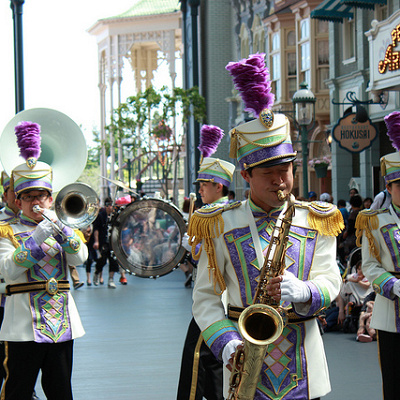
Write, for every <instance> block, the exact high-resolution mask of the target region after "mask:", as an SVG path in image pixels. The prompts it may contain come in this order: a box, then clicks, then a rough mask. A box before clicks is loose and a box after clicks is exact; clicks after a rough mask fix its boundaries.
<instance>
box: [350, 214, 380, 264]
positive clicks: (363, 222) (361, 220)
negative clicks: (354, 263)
mask: <svg viewBox="0 0 400 400" xmlns="http://www.w3.org/2000/svg"><path fill="white" fill-rule="evenodd" d="M378 214H379V211H378V210H371V211H370V210H365V211H360V212H359V213H358V215H357V219H356V225H355V228H356V237H357V241H356V245H357V246H358V247H361V239H362V236H363V233H364V231H365V236H366V237H367V239H368V245H369V253H370V254H371V255H372V256H374V257H375V258H376V259H377V260H378V262H381V258H380V255H379V247H378V246H377V245H376V243H375V239H374V236H373V235H372V232H371V231H373V230H375V229H378V228H379V219H378Z"/></svg>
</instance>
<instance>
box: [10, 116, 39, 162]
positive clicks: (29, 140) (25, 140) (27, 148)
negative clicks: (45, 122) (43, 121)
mask: <svg viewBox="0 0 400 400" xmlns="http://www.w3.org/2000/svg"><path fill="white" fill-rule="evenodd" d="M15 135H16V136H17V144H18V147H19V150H20V155H21V157H23V158H24V159H25V160H27V159H28V158H30V157H34V158H36V159H38V158H39V156H40V153H41V151H42V150H41V148H40V142H41V137H40V125H39V124H37V123H35V122H30V121H23V122H20V123H19V124H18V125H17V126H16V127H15Z"/></svg>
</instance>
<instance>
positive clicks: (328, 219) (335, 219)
mask: <svg viewBox="0 0 400 400" xmlns="http://www.w3.org/2000/svg"><path fill="white" fill-rule="evenodd" d="M307 220H308V223H309V225H310V226H311V228H313V229H315V230H316V231H318V233H320V234H321V235H325V236H337V235H339V233H340V232H342V230H343V229H344V222H343V216H342V213H341V212H340V211H339V210H336V211H335V212H334V213H332V214H331V215H328V216H326V215H323V214H316V213H313V212H309V213H308V215H307Z"/></svg>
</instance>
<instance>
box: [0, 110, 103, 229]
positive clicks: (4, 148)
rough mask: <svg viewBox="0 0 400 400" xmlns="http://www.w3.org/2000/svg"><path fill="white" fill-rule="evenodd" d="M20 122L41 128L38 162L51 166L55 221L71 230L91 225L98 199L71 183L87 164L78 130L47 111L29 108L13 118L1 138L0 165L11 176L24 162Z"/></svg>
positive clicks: (87, 189) (89, 190) (87, 188)
mask: <svg viewBox="0 0 400 400" xmlns="http://www.w3.org/2000/svg"><path fill="white" fill-rule="evenodd" d="M22 121H31V122H35V123H37V124H39V125H40V131H41V133H40V136H41V144H40V147H41V149H42V151H41V154H40V157H39V161H43V162H45V163H47V164H48V165H50V166H51V168H52V171H53V193H57V192H60V193H59V194H58V195H57V197H56V200H55V211H56V214H57V216H58V218H59V219H60V220H61V221H62V222H63V223H64V224H65V225H68V226H70V227H72V228H80V227H83V226H86V225H90V224H91V223H92V222H93V221H94V219H95V218H96V216H97V214H98V210H99V198H98V196H97V194H96V193H95V191H94V190H93V189H92V188H90V186H88V185H86V184H83V183H74V182H75V181H76V180H77V179H78V178H79V177H80V175H81V174H82V172H83V170H84V169H85V166H86V161H87V146H86V141H85V138H84V136H83V133H82V131H81V129H80V128H79V126H78V125H77V124H76V123H75V122H74V121H73V120H72V119H71V118H69V117H68V116H67V115H65V114H63V113H62V112H60V111H56V110H52V109H49V108H31V109H28V110H24V111H21V112H19V113H18V114H16V115H15V116H14V117H13V118H12V119H11V120H10V121H9V122H8V124H7V125H6V127H5V128H4V130H3V132H2V134H1V136H0V161H1V164H2V165H3V169H4V170H5V171H6V172H7V174H8V176H11V172H12V170H13V169H14V168H15V167H16V166H18V165H20V164H22V163H24V162H25V160H24V159H23V158H22V157H21V156H20V154H19V153H20V150H19V147H18V145H17V138H16V135H15V126H16V125H17V124H18V123H19V122H22Z"/></svg>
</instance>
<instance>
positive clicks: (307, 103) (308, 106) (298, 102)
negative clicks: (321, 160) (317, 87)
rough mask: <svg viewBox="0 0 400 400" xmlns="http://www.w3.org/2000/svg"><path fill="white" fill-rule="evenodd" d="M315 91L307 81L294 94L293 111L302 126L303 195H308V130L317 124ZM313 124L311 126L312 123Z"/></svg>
mask: <svg viewBox="0 0 400 400" xmlns="http://www.w3.org/2000/svg"><path fill="white" fill-rule="evenodd" d="M316 100H317V99H316V98H315V96H314V93H313V92H312V91H311V90H309V89H308V85H307V83H306V82H303V83H301V84H300V89H299V90H298V91H297V92H296V93H295V94H294V95H293V99H292V102H293V111H294V115H295V118H296V122H297V124H298V125H299V127H300V134H301V151H302V155H303V197H305V198H307V197H308V132H310V131H311V130H312V129H313V128H314V124H315V102H316ZM311 123H313V124H312V126H311V127H310V125H311Z"/></svg>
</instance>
